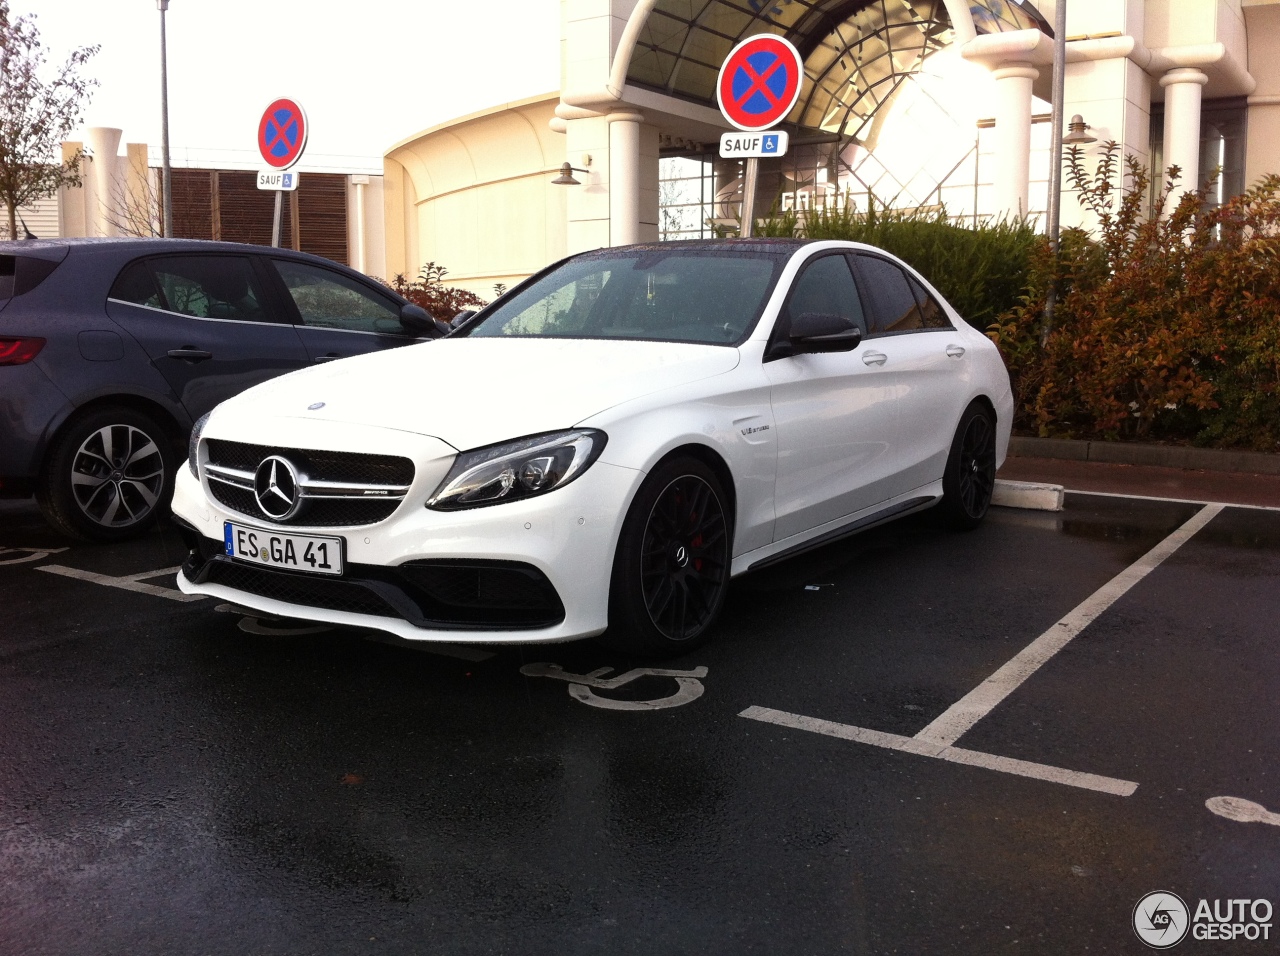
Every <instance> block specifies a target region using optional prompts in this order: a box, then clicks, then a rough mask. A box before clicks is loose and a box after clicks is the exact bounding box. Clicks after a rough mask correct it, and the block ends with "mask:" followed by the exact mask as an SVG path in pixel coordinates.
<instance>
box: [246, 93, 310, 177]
mask: <svg viewBox="0 0 1280 956" xmlns="http://www.w3.org/2000/svg"><path fill="white" fill-rule="evenodd" d="M307 132H308V129H307V114H306V113H304V112H303V111H302V107H301V106H299V105H298V104H297V103H296V102H294V101H293V100H291V99H287V98H283V97H282V98H281V99H278V100H276V101H275V102H274V103H272V104H271V105H270V106H268V107H267V108H266V110H265V111H264V112H263V114H262V119H261V120H260V121H259V123H258V152H260V153H261V154H262V158H263V160H264V161H265V162H266V164H267V165H268V166H270V167H271V168H272V169H288V168H289V167H290V166H292V165H293V164H294V163H296V162H297V161H298V160H299V159H301V158H302V151H303V150H304V149H305V148H306V146H307Z"/></svg>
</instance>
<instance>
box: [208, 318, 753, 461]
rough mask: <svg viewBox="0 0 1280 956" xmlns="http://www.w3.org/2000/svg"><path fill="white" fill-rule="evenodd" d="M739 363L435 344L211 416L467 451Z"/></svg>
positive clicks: (631, 347)
mask: <svg viewBox="0 0 1280 956" xmlns="http://www.w3.org/2000/svg"><path fill="white" fill-rule="evenodd" d="M738 360H739V356H738V350H737V349H735V348H727V347H725V346H717V345H693V344H679V343H670V342H635V341H625V340H607V341H606V340H595V339H499V338H458V339H441V340H439V341H435V342H430V343H424V344H422V345H416V346H409V347H405V348H397V349H390V350H388V351H384V352H376V353H372V354H369V355H362V356H358V357H354V358H349V359H343V360H342V361H339V362H331V363H329V364H327V365H322V366H318V367H316V368H310V369H305V370H303V371H300V372H294V373H293V374H291V375H285V376H283V377H281V378H277V379H273V380H271V381H269V382H264V383H263V384H261V385H258V386H255V387H254V388H251V389H249V390H248V391H246V392H243V393H242V394H240V395H238V396H237V397H235V398H233V399H231V400H229V401H227V402H225V403H223V404H222V405H221V406H219V415H218V417H219V418H223V419H224V422H220V423H219V424H220V425H223V424H224V423H225V424H226V425H231V424H232V422H231V421H230V420H229V419H234V418H237V417H244V418H247V419H250V420H252V421H254V422H255V423H261V422H262V420H263V419H265V418H269V417H270V418H278V419H292V418H305V419H310V420H321V421H333V422H343V423H347V424H367V425H376V426H378V427H380V428H389V429H394V430H397V431H406V432H412V433H414V434H418V435H428V436H431V437H433V438H438V439H440V440H441V441H445V442H447V443H449V444H450V445H452V446H453V447H454V448H457V449H459V450H465V449H468V448H478V447H480V446H483V445H489V444H493V443H495V442H500V441H504V440H506V439H509V438H519V437H521V436H523V435H532V434H537V433H538V432H544V431H553V430H555V429H559V428H569V427H572V426H573V425H575V424H577V423H578V422H580V421H582V420H583V419H585V418H589V417H590V416H592V415H595V414H597V413H599V412H602V411H604V410H605V409H607V408H611V407H613V406H614V405H617V404H619V403H621V402H625V401H628V400H630V399H633V398H638V397H640V396H642V395H647V394H650V393H652V392H657V391H661V390H663V389H666V388H672V387H675V386H679V385H685V384H688V383H690V382H696V381H699V380H700V379H704V378H710V377H711V376H713V375H721V374H723V373H725V372H728V371H731V370H732V369H733V368H734V367H735V366H737V364H738ZM321 402H323V403H324V404H323V406H322V407H320V408H312V407H311V406H313V405H316V404H318V403H321ZM221 430H223V429H221V428H220V431H221Z"/></svg>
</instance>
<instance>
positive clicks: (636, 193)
mask: <svg viewBox="0 0 1280 956" xmlns="http://www.w3.org/2000/svg"><path fill="white" fill-rule="evenodd" d="M608 120H609V245H611V246H626V245H630V244H631V243H633V242H639V241H640V180H641V162H640V124H641V123H643V122H644V117H643V116H641V115H640V114H639V113H633V112H619V113H610V114H609V116H608Z"/></svg>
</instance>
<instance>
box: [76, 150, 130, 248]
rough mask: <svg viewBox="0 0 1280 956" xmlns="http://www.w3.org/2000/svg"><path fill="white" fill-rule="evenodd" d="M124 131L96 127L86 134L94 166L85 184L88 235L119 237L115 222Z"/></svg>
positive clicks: (86, 230) (118, 213) (90, 169)
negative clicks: (119, 153) (118, 158)
mask: <svg viewBox="0 0 1280 956" xmlns="http://www.w3.org/2000/svg"><path fill="white" fill-rule="evenodd" d="M122 134H123V131H122V130H118V129H112V128H110V127H106V126H93V127H90V128H89V129H87V130H85V140H86V145H87V146H88V147H89V152H91V153H92V154H93V162H92V164H91V165H90V167H89V169H88V175H87V176H85V177H83V180H84V184H85V191H84V198H85V207H86V208H85V220H86V222H85V235H87V236H114V235H116V234H117V233H118V230H117V229H116V227H115V225H113V223H112V220H113V219H117V218H118V217H119V216H120V209H119V208H118V206H119V200H120V197H119V195H118V192H119V191H118V190H117V188H116V152H117V151H118V150H119V149H120V137H121V135H122Z"/></svg>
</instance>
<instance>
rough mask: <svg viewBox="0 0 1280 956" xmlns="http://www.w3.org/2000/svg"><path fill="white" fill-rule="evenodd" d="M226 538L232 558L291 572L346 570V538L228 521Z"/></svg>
mask: <svg viewBox="0 0 1280 956" xmlns="http://www.w3.org/2000/svg"><path fill="white" fill-rule="evenodd" d="M222 536H223V537H222V541H223V544H224V545H225V546H226V552H227V555H228V557H232V558H239V559H240V560H241V561H251V562H253V563H254V564H265V565H267V566H268V567H272V568H287V569H288V570H290V571H309V572H314V573H315V574H341V573H342V538H318V537H313V536H312V535H308V534H281V533H280V532H279V531H265V530H263V529H262V528H250V527H248V526H246V525H242V524H236V523H235V522H233V521H224V522H223V524H222Z"/></svg>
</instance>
